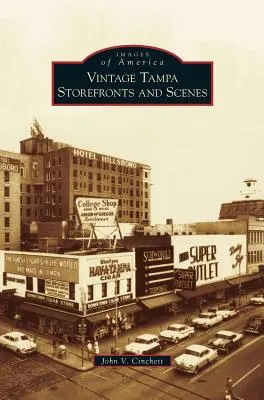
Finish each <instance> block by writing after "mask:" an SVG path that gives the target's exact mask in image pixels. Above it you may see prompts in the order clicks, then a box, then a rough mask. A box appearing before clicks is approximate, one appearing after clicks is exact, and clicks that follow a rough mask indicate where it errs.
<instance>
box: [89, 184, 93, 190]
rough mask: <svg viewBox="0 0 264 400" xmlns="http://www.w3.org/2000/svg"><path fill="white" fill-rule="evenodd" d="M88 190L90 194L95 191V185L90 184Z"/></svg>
mask: <svg viewBox="0 0 264 400" xmlns="http://www.w3.org/2000/svg"><path fill="white" fill-rule="evenodd" d="M88 190H89V192H92V191H93V184H92V183H89V186H88Z"/></svg>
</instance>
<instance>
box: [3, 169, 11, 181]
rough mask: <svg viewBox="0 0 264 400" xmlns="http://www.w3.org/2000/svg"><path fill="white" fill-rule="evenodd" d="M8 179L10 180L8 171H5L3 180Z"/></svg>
mask: <svg viewBox="0 0 264 400" xmlns="http://www.w3.org/2000/svg"><path fill="white" fill-rule="evenodd" d="M9 180H10V175H9V171H5V173H4V181H5V182H9Z"/></svg>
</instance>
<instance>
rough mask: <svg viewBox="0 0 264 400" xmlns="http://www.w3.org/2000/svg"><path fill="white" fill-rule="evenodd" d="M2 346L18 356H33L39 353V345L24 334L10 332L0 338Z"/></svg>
mask: <svg viewBox="0 0 264 400" xmlns="http://www.w3.org/2000/svg"><path fill="white" fill-rule="evenodd" d="M0 346H3V347H6V348H7V349H9V350H12V351H14V352H15V353H17V354H31V353H34V352H36V351H37V345H36V343H34V342H33V340H30V339H29V337H28V336H27V335H25V334H24V333H22V332H8V333H5V334H4V335H1V336H0Z"/></svg>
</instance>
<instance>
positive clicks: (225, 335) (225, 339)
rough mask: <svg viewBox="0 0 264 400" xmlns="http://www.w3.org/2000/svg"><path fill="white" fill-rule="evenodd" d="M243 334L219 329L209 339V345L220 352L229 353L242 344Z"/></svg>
mask: <svg viewBox="0 0 264 400" xmlns="http://www.w3.org/2000/svg"><path fill="white" fill-rule="evenodd" d="M242 340H243V334H242V333H236V332H231V331H219V332H217V333H216V334H215V336H214V337H213V338H212V339H210V340H209V341H208V346H209V347H211V348H212V349H215V350H217V352H218V353H229V352H230V351H231V350H233V349H235V348H237V347H238V346H240V345H241V344H242Z"/></svg>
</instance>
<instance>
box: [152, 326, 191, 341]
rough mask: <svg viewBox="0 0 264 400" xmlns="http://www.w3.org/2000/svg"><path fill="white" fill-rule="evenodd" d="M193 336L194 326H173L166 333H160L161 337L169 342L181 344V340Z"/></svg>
mask: <svg viewBox="0 0 264 400" xmlns="http://www.w3.org/2000/svg"><path fill="white" fill-rule="evenodd" d="M193 334H194V327H193V326H188V325H183V324H172V325H169V326H168V328H167V329H166V330H165V331H162V332H160V334H159V337H160V338H161V339H163V340H165V341H168V342H172V343H179V341H180V340H183V339H186V338H189V337H192V336H193Z"/></svg>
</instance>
